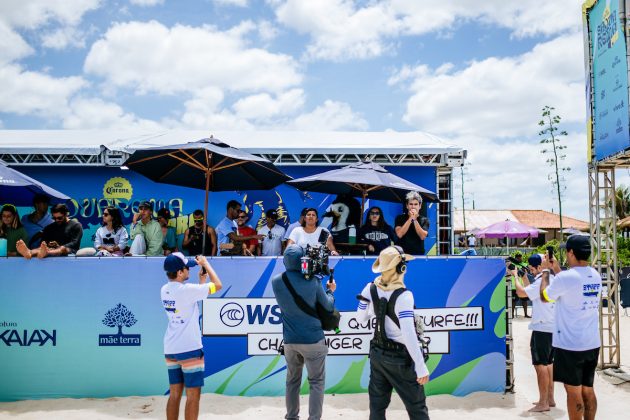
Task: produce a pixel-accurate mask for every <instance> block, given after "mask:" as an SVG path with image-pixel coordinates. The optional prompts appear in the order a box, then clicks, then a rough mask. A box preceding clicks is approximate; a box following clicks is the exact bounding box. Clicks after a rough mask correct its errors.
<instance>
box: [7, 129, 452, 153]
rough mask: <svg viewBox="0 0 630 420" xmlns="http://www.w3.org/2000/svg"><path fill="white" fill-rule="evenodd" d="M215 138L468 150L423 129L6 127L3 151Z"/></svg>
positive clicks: (256, 145)
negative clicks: (212, 130) (148, 130)
mask: <svg viewBox="0 0 630 420" xmlns="http://www.w3.org/2000/svg"><path fill="white" fill-rule="evenodd" d="M210 136H213V137H214V138H217V139H219V140H221V141H223V142H225V143H227V144H229V145H230V146H233V147H236V148H239V149H243V150H246V151H248V152H250V153H255V154H265V153H274V154H276V153H300V154H302V153H304V154H306V153H357V152H361V153H419V154H442V153H446V154H451V153H461V152H464V149H463V148H462V147H459V146H455V145H452V144H449V143H447V142H446V141H445V140H443V139H441V138H439V137H437V136H434V135H431V134H427V133H423V132H418V131H415V132H396V131H383V132H341V131H328V132H316V131H247V132H245V131H232V132H227V131H218V132H209V131H184V130H168V131H155V132H147V131H142V130H127V131H123V130H0V153H2V154H32V153H44V154H55V153H63V154H72V153H76V154H81V155H98V154H100V153H101V152H102V151H103V148H106V149H109V150H111V151H119V152H126V153H133V152H134V151H135V150H137V149H143V148H148V147H154V146H165V145H169V144H178V143H186V142H189V141H196V140H200V139H202V138H207V137H210Z"/></svg>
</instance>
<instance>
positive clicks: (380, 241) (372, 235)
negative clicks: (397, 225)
mask: <svg viewBox="0 0 630 420" xmlns="http://www.w3.org/2000/svg"><path fill="white" fill-rule="evenodd" d="M358 239H359V243H361V244H367V246H368V249H367V251H368V252H367V253H368V254H369V255H378V254H380V253H381V251H382V250H384V249H385V248H387V247H388V246H391V245H392V243H393V242H394V241H395V240H396V232H394V228H392V227H391V226H390V225H388V224H387V222H386V221H385V218H384V217H383V210H381V208H380V207H372V208H371V209H370V210H369V211H368V214H367V216H365V223H364V224H363V226H361V228H359V234H358Z"/></svg>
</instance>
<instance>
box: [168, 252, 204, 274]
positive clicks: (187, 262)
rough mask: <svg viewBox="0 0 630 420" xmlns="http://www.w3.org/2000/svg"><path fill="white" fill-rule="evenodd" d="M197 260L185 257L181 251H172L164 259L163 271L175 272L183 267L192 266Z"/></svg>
mask: <svg viewBox="0 0 630 420" xmlns="http://www.w3.org/2000/svg"><path fill="white" fill-rule="evenodd" d="M196 265H197V261H195V259H194V258H186V257H185V256H184V254H182V253H181V252H173V253H172V254H169V255H167V256H166V258H165V259H164V271H166V272H167V273H176V272H178V271H179V270H181V269H183V268H184V267H188V268H190V267H194V266H196Z"/></svg>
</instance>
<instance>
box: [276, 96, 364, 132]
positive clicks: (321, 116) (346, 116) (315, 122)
mask: <svg viewBox="0 0 630 420" xmlns="http://www.w3.org/2000/svg"><path fill="white" fill-rule="evenodd" d="M286 128H291V129H294V130H303V131H317V130H320V131H335V130H348V131H352V130H358V131H361V130H367V129H368V128H369V124H368V122H367V121H366V120H365V119H363V117H361V115H359V114H358V113H356V112H354V111H352V108H351V107H350V105H348V104H346V103H343V102H336V101H331V100H326V101H325V102H324V104H323V105H320V106H318V107H317V108H315V109H314V110H313V111H312V112H309V113H306V114H302V115H300V116H298V117H297V118H295V120H293V122H292V123H290V124H288V127H286Z"/></svg>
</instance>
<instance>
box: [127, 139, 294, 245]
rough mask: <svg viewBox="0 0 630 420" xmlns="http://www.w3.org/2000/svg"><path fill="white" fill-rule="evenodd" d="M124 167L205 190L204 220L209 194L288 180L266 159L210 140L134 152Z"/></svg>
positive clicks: (148, 176)
mask: <svg viewBox="0 0 630 420" xmlns="http://www.w3.org/2000/svg"><path fill="white" fill-rule="evenodd" d="M125 166H127V167H128V168H129V169H132V170H134V171H136V172H138V173H140V174H142V175H144V176H146V177H147V178H149V179H151V180H153V181H155V182H161V183H165V184H172V185H179V186H183V187H190V188H198V189H201V190H205V192H206V199H205V205H204V210H205V211H204V218H205V219H206V220H207V217H208V193H209V192H210V191H233V190H268V189H271V188H274V187H276V186H278V185H280V184H282V183H284V182H285V181H287V180H289V179H291V177H290V176H288V175H286V174H285V173H284V172H282V171H281V170H280V169H278V168H276V167H275V166H274V164H273V163H271V162H270V161H268V160H267V159H265V158H262V157H260V156H256V155H252V154H250V153H247V152H245V151H243V150H239V149H236V148H234V147H231V146H229V145H228V144H225V143H223V142H222V141H220V140H218V139H215V138H212V137H211V138H207V139H202V140H199V141H193V142H189V143H184V144H174V145H168V146H160V147H152V148H148V149H141V150H137V151H135V152H134V153H133V154H132V155H131V156H130V157H129V159H127V161H126V162H125ZM204 223H205V221H204ZM205 240H206V235H204V236H203V245H202V246H203V247H204V248H203V249H205Z"/></svg>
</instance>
